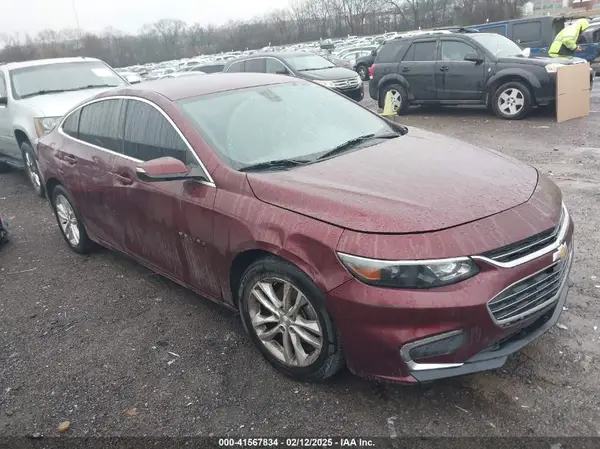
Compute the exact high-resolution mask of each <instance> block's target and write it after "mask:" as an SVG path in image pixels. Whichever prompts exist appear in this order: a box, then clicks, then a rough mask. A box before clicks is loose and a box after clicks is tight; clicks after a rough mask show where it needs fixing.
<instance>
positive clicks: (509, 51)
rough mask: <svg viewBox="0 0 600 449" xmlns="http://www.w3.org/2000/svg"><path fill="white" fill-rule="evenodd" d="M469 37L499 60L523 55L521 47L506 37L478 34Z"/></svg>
mask: <svg viewBox="0 0 600 449" xmlns="http://www.w3.org/2000/svg"><path fill="white" fill-rule="evenodd" d="M469 36H470V37H471V38H472V39H474V40H475V41H477V42H479V44H481V45H482V46H483V47H484V48H485V49H486V50H488V51H489V52H491V53H492V54H493V55H494V56H496V57H497V58H502V57H506V56H519V55H523V50H522V49H521V47H519V46H518V45H517V44H515V43H514V42H513V41H511V40H510V39H509V38H507V37H505V36H501V35H499V34H477V33H473V34H469Z"/></svg>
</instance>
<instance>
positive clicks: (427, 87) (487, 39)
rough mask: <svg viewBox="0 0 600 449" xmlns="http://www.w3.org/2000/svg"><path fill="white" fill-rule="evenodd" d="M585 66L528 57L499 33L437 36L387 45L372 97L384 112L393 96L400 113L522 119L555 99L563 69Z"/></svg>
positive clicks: (381, 54) (378, 59)
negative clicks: (444, 111) (480, 110)
mask: <svg viewBox="0 0 600 449" xmlns="http://www.w3.org/2000/svg"><path fill="white" fill-rule="evenodd" d="M584 62H585V61H584V60H583V59H578V58H560V59H559V58H544V57H527V56H525V55H524V52H523V50H522V49H521V48H520V47H519V46H518V45H517V44H516V43H514V42H513V41H511V40H510V39H508V38H506V37H504V36H500V35H498V34H492V33H477V32H471V33H464V32H458V33H448V32H445V33H436V32H432V33H429V34H420V35H417V36H411V37H404V38H403V37H400V38H397V39H394V40H391V41H388V42H386V43H385V44H383V45H382V46H381V48H380V49H379V51H378V52H377V57H376V58H375V63H374V64H373V65H372V66H371V69H370V75H371V81H370V82H369V95H370V96H371V98H373V99H374V100H377V101H378V103H379V107H380V108H382V107H383V103H384V101H385V97H386V95H387V93H388V92H392V95H393V100H394V101H393V105H394V108H395V109H396V110H397V111H398V113H399V114H401V113H405V112H406V111H407V110H408V108H409V106H410V105H413V104H414V105H419V104H442V105H459V104H464V105H468V104H485V105H487V106H488V108H490V109H491V110H493V112H494V113H495V114H496V115H497V116H499V117H501V118H504V119H511V120H518V119H521V118H523V117H525V116H526V115H527V113H528V112H529V111H530V110H531V108H533V107H534V106H536V105H538V106H542V105H547V104H549V103H552V102H553V101H554V100H555V99H556V70H557V68H558V67H559V66H560V65H570V64H578V63H584ZM592 78H593V75H592V73H591V69H590V82H591V80H592Z"/></svg>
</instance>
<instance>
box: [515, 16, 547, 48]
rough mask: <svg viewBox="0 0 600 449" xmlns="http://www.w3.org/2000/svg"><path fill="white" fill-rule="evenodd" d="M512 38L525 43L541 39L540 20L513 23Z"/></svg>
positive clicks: (518, 42)
mask: <svg viewBox="0 0 600 449" xmlns="http://www.w3.org/2000/svg"><path fill="white" fill-rule="evenodd" d="M512 40H513V41H515V42H516V43H517V44H527V43H530V42H537V41H540V40H542V22H541V21H540V20H535V21H531V22H523V23H515V24H514V25H513V29H512Z"/></svg>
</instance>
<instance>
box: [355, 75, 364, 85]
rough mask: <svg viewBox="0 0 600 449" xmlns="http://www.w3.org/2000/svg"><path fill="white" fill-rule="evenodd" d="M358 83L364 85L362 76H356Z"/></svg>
mask: <svg viewBox="0 0 600 449" xmlns="http://www.w3.org/2000/svg"><path fill="white" fill-rule="evenodd" d="M356 81H358V84H362V82H363V80H362V78H361V77H360V75H356Z"/></svg>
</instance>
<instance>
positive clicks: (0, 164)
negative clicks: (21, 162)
mask: <svg viewBox="0 0 600 449" xmlns="http://www.w3.org/2000/svg"><path fill="white" fill-rule="evenodd" d="M9 170H10V165H8V164H5V163H4V162H0V173H6V172H7V171H9Z"/></svg>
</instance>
